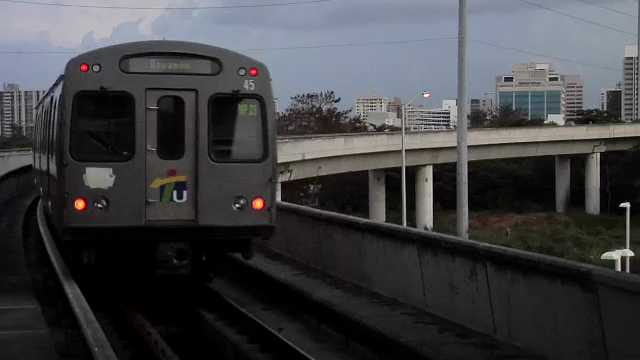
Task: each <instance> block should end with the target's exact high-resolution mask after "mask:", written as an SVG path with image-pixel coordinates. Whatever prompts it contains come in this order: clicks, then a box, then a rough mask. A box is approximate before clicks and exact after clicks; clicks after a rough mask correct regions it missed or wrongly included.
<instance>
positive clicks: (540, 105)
mask: <svg viewBox="0 0 640 360" xmlns="http://www.w3.org/2000/svg"><path fill="white" fill-rule="evenodd" d="M498 106H499V107H503V106H506V107H508V108H510V109H512V110H517V111H520V112H521V113H522V114H523V115H524V116H526V117H527V119H530V120H546V119H547V116H548V115H560V114H561V113H562V92H561V91H560V90H546V91H529V90H524V91H499V92H498Z"/></svg>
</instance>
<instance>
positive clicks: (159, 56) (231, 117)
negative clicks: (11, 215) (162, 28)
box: [33, 41, 277, 252]
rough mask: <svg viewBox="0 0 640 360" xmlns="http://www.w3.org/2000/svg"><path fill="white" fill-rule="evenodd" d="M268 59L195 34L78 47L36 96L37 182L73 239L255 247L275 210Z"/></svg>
mask: <svg viewBox="0 0 640 360" xmlns="http://www.w3.org/2000/svg"><path fill="white" fill-rule="evenodd" d="M275 121H276V120H275V109H274V101H273V94H272V88H271V79H270V75H269V72H268V70H267V68H266V67H265V65H264V64H262V63H260V62H258V61H256V60H254V59H252V58H250V57H247V56H244V55H241V54H239V53H236V52H233V51H230V50H226V49H222V48H218V47H213V46H208V45H203V44H196V43H190V42H177V41H144V42H134V43H126V44H120V45H115V46H109V47H105V48H101V49H97V50H93V51H90V52H87V53H84V54H82V55H79V56H77V57H75V58H73V59H71V60H70V61H69V62H68V63H67V65H66V68H65V71H64V74H63V75H61V76H60V77H59V78H58V80H57V81H56V82H55V83H54V84H53V86H52V87H51V89H49V91H48V92H47V94H46V95H45V96H44V98H43V99H42V100H41V101H40V103H39V104H38V106H37V115H36V123H35V128H34V152H33V154H34V159H33V163H34V169H35V182H36V186H37V187H38V188H39V189H40V192H41V194H42V198H43V199H44V201H45V204H46V210H47V215H48V217H49V220H50V222H51V224H52V225H53V228H54V229H55V230H56V232H57V233H58V235H59V236H60V238H61V239H63V240H64V241H66V240H69V241H72V242H73V243H76V244H78V246H80V247H85V248H91V244H92V243H93V242H96V241H102V242H109V244H113V247H120V248H121V249H125V248H126V247H127V246H128V245H132V244H135V243H137V242H163V241H169V242H171V241H179V242H184V241H186V242H192V243H197V244H200V245H202V246H203V247H206V248H210V249H215V250H216V251H218V250H219V251H240V252H245V251H248V250H250V240H251V239H255V238H257V237H262V238H264V237H268V236H270V234H271V233H272V231H273V224H274V220H275V219H274V218H275V202H274V201H275V199H274V197H275V184H276V181H277V177H276V173H275V171H276V142H275V138H276V136H275V134H276V124H275Z"/></svg>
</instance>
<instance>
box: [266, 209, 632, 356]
mask: <svg viewBox="0 0 640 360" xmlns="http://www.w3.org/2000/svg"><path fill="white" fill-rule="evenodd" d="M278 210H279V212H278V221H277V222H278V227H277V232H276V235H275V236H274V237H273V238H272V239H271V240H269V241H268V242H267V246H269V247H270V248H271V249H273V250H275V251H276V252H279V253H282V254H284V255H286V256H289V257H292V258H294V259H296V260H298V261H300V262H303V263H305V264H308V265H310V266H312V267H315V268H317V269H320V270H322V271H324V272H327V273H330V274H332V275H334V276H337V277H339V278H341V279H344V280H347V281H350V282H353V283H356V284H359V285H361V286H363V287H366V288H368V289H371V290H373V291H376V292H378V293H380V294H383V295H386V296H389V297H392V298H395V299H398V300H400V301H402V302H405V303H408V304H412V305H414V306H416V307H419V308H422V309H425V310H427V311H430V312H433V313H435V314H438V315H440V316H443V317H445V318H448V319H450V320H452V321H455V322H457V323H460V324H462V325H465V326H468V327H470V328H472V329H475V330H477V331H480V332H483V333H487V334H493V335H495V336H496V337H498V338H500V339H502V340H506V341H509V342H512V343H516V344H519V345H521V346H523V347H525V348H528V349H530V350H532V351H535V352H538V353H541V354H543V355H546V356H548V357H549V358H553V359H571V360H574V359H640V346H637V345H636V342H637V340H636V338H637V337H638V336H640V335H639V334H640V279H639V278H637V277H636V276H633V275H627V274H620V273H614V272H612V271H609V270H607V269H602V268H598V267H594V266H588V265H583V264H579V263H575V262H570V261H565V260H562V259H558V258H554V257H549V256H544V255H539V254H533V253H527V252H523V251H518V250H513V249H508V248H503V247H498V246H493V245H488V244H482V243H477V242H472V241H464V240H460V239H458V238H455V237H452V236H447V235H442V234H436V233H427V232H422V231H418V230H415V229H404V228H402V227H400V226H395V225H389V224H381V223H375V222H371V221H369V220H366V219H360V218H354V217H349V216H345V215H340V214H335V213H329V212H324V211H320V210H315V209H310V208H306V207H301V206H296V205H292V204H280V205H279V208H278Z"/></svg>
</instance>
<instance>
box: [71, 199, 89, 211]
mask: <svg viewBox="0 0 640 360" xmlns="http://www.w3.org/2000/svg"><path fill="white" fill-rule="evenodd" d="M73 208H74V209H76V211H78V212H82V211H85V210H86V209H87V200H85V198H83V197H77V198H76V199H75V200H73Z"/></svg>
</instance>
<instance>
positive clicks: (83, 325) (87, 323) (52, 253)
mask: <svg viewBox="0 0 640 360" xmlns="http://www.w3.org/2000/svg"><path fill="white" fill-rule="evenodd" d="M37 218H38V228H39V229H40V234H41V236H42V240H43V242H44V245H45V248H46V249H47V253H48V255H49V258H50V259H51V263H52V264H53V267H54V269H55V271H56V274H57V275H58V279H59V280H60V283H61V284H62V288H63V289H64V292H65V294H66V296H67V300H68V301H69V304H70V305H71V309H72V310H73V313H74V315H75V316H76V319H77V320H78V325H79V327H80V330H81V331H82V334H83V335H84V339H85V341H86V343H87V346H88V347H89V350H90V351H91V354H92V355H93V359H95V360H117V359H118V358H117V356H116V354H115V352H114V351H113V348H112V347H111V343H110V342H109V340H108V339H107V336H106V335H105V333H104V331H103V330H102V327H101V326H100V324H99V323H98V320H97V319H96V317H95V315H94V314H93V311H91V307H90V306H89V304H88V303H87V300H86V299H85V297H84V295H83V294H82V291H80V287H78V284H77V283H76V282H75V280H74V279H73V277H72V276H71V272H70V271H69V269H68V268H67V266H66V264H65V262H64V260H63V259H62V256H61V255H60V252H59V251H58V248H57V246H56V243H55V241H54V238H53V235H52V234H51V232H50V231H49V228H48V226H47V220H46V217H45V214H44V205H43V202H42V199H40V201H39V202H38V214H37Z"/></svg>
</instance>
